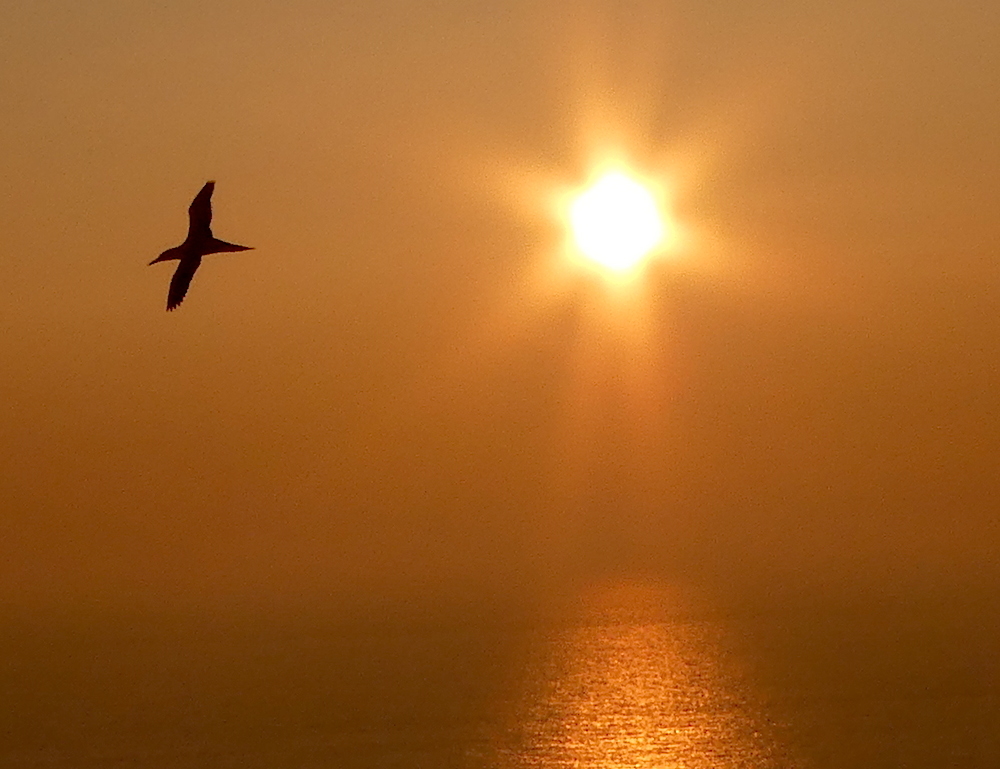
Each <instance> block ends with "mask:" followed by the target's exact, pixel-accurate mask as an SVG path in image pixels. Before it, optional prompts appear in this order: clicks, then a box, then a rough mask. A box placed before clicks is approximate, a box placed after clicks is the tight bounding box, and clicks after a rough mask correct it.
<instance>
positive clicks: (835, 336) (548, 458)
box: [0, 0, 1000, 604]
mask: <svg viewBox="0 0 1000 769" xmlns="http://www.w3.org/2000/svg"><path fill="white" fill-rule="evenodd" d="M579 8H581V6H580V4H578V3H573V4H560V3H555V2H540V3H539V2H510V1H509V0H505V1H504V2H499V1H496V2H493V1H492V0H490V1H487V2H476V3H470V2H466V1H465V0H463V1H461V2H460V1H459V0H437V1H436V2H433V3H412V2H403V0H377V1H376V2H368V3H361V4H349V3H322V2H308V1H307V0H296V1H294V2H290V3H282V4H280V5H275V4H273V3H235V2H233V3H226V2H197V3H196V2H178V3H169V4H166V5H162V4H161V5H159V6H151V5H149V4H133V3H126V2H121V1H118V2H112V1H110V0H98V1H95V2H92V3H84V4H80V3H69V2H62V1H56V0H40V1H39V2H33V3H20V4H16V3H15V4H7V5H5V6H3V8H2V9H0V50H2V52H3V53H2V58H0V116H2V117H0V258H2V260H3V270H4V280H3V302H2V309H0V329H2V333H0V361H2V362H3V376H2V377H0V403H2V406H3V409H2V411H0V414H2V431H0V500H2V501H0V516H2V517H0V601H2V602H12V603H22V602H26V603H29V604H32V603H34V602H42V603H48V602H52V601H56V602H58V601H62V600H73V601H76V600H79V599H81V598H86V599H93V600H99V601H108V602H114V601H119V600H124V601H164V600H170V601H173V600H176V601H180V602H188V601H193V600H196V601H215V600H230V599H233V598H239V599H241V600H243V599H249V600H258V599H261V600H263V599H262V598H261V597H262V596H267V597H268V600H272V599H273V600H279V601H280V600H292V599H293V598H294V599H295V600H300V599H302V598H303V597H304V598H305V599H306V600H320V599H319V598H317V597H322V600H327V598H330V599H331V600H333V599H337V600H339V598H341V597H345V596H349V597H352V598H356V597H358V596H360V597H362V598H366V597H377V596H383V595H411V594H425V595H426V594H436V593H437V592H439V591H446V592H449V594H450V593H457V594H462V593H465V592H468V591H477V590H484V589H485V590H495V589H514V590H521V589H528V588H530V586H535V585H544V584H556V583H558V582H559V581H560V580H562V579H566V578H568V577H569V576H572V575H574V574H580V573H588V572H591V571H594V570H605V569H612V570H621V571H626V572H630V571H643V570H650V569H652V570H654V571H660V572H663V573H666V574H669V575H680V576H682V577H685V578H690V579H692V580H707V581H714V580H719V579H722V580H723V581H726V580H730V579H740V580H745V579H750V578H757V577H763V578H774V579H778V580H790V581H793V582H795V581H807V582H820V583H824V582H843V581H845V580H847V581H851V580H856V579H861V580H863V581H870V582H876V583H877V582H885V581H887V580H888V581H889V582H892V581H896V582H899V581H902V582H909V581H912V580H927V579H929V580H932V581H933V580H939V579H955V578H972V579H980V578H981V577H982V576H983V575H985V574H990V575H993V576H995V566H994V565H993V561H994V560H995V558H994V554H995V552H996V548H997V546H998V545H1000V531H998V529H997V525H996V520H995V519H996V516H995V505H996V497H997V492H998V490H1000V489H998V481H997V472H996V464H997V456H998V450H1000V428H998V426H997V425H998V421H997V418H998V406H1000V400H998V399H1000V395H998V392H1000V388H998V386H997V385H998V382H997V376H998V375H997V370H998V368H997V367H998V360H1000V320H998V317H1000V313H998V307H1000V302H998V299H1000V289H998V280H1000V270H998V267H997V252H998V245H1000V217H998V215H997V213H996V204H997V201H998V199H1000V143H998V141H997V137H998V135H1000V104H998V102H997V100H996V98H995V94H996V93H998V91H1000V49H998V48H997V45H996V40H997V33H998V32H1000V11H996V10H989V9H988V8H987V7H986V4H975V5H965V6H956V5H955V4H953V3H946V2H943V0H941V1H940V2H910V3H898V4H895V3H876V4H872V3H860V2H858V3H843V2H838V3H826V4H821V3H819V4H818V3H814V4H810V5H809V7H806V6H803V5H801V4H794V3H784V2H779V1H777V0H776V1H775V2H768V3H758V4H752V5H750V6H748V5H747V4H743V3H736V2H730V1H728V0H719V1H718V2H712V3H704V2H698V3H695V2H678V3H654V2H618V3H608V4H606V5H605V6H602V5H601V4H599V3H594V4H591V5H590V6H588V7H587V8H585V9H583V10H572V12H571V9H579ZM595 126H597V127H598V128H607V127H608V126H610V127H612V129H613V130H612V131H611V133H614V134H615V135H616V136H617V137H618V141H619V143H620V145H621V146H618V147H616V149H617V150H618V151H620V152H623V153H624V154H626V155H627V156H628V157H630V158H631V159H632V160H633V161H634V163H635V164H636V166H637V167H640V168H641V169H642V170H643V171H644V172H646V173H650V174H662V175H663V177H664V179H665V180H667V181H668V182H670V181H671V180H673V183H674V185H675V186H674V187H673V188H672V194H673V200H672V205H673V208H674V211H675V215H676V216H677V218H678V221H679V222H682V223H683V224H684V226H686V227H688V228H689V229H690V231H691V232H692V233H695V234H696V235H697V237H695V238H693V240H692V243H691V247H690V248H689V249H688V251H687V252H686V253H685V255H684V258H683V259H677V260H675V261H671V260H670V259H665V260H663V261H661V262H659V263H658V264H657V265H655V267H653V268H651V269H650V271H649V272H648V273H647V274H646V276H645V278H644V281H643V282H642V285H641V287H640V290H639V294H641V296H640V297H638V298H634V300H633V301H632V303H631V304H630V303H629V302H628V301H619V302H618V303H617V304H615V302H614V301H612V300H610V299H608V297H607V296H606V294H605V293H604V292H602V289H601V287H600V286H595V285H593V280H592V279H590V278H585V277H583V276H577V277H570V278H567V279H565V280H564V282H563V283H562V284H561V285H560V286H559V287H558V288H556V287H553V286H552V285H551V284H550V283H547V282H546V278H545V276H546V275H550V274H551V273H552V269H553V265H555V264H557V262H558V258H559V257H558V252H559V244H560V243H561V242H562V239H563V238H564V233H563V232H562V231H560V229H559V226H558V223H557V222H553V221H551V220H548V219H547V218H546V213H545V211H544V210H543V208H542V206H541V204H539V207H538V210H536V211H532V210H531V203H530V195H528V196H527V197H526V196H525V189H529V188H531V185H532V184H540V185H543V186H544V184H548V183H550V182H551V183H552V184H555V185H569V186H572V185H576V184H579V183H581V182H582V181H583V180H584V179H585V178H586V176H587V173H588V169H589V164H590V163H591V162H592V160H593V158H592V156H591V153H592V152H593V140H594V136H595V135H600V136H603V135H604V134H601V133H600V131H598V132H597V133H595V130H597V129H595ZM615 132H617V133H615ZM207 179H216V180H217V182H218V184H217V187H216V192H215V199H214V200H215V220H214V227H215V232H216V234H217V235H218V236H219V237H221V238H224V239H227V240H232V241H235V242H238V243H245V244H247V245H251V246H254V247H255V250H254V251H250V252H246V253H245V254H221V255H217V256H214V257H208V258H207V259H206V261H205V264H204V266H203V267H202V269H201V271H200V272H199V274H198V276H197V277H196V278H195V281H194V283H193V286H192V289H191V291H190V293H189V295H188V298H187V300H186V302H185V304H184V305H183V306H182V307H181V308H180V309H179V310H178V311H177V312H175V313H171V314H170V315H167V314H166V313H165V312H164V309H163V306H164V301H165V296H166V288H167V284H168V281H169V277H170V268H168V267H165V266H163V265H156V266H154V267H146V264H147V262H149V261H150V259H152V258H153V257H155V256H156V255H157V254H159V253H160V252H161V251H162V250H164V249H166V248H168V247H170V246H173V245H176V244H177V243H179V242H180V240H181V239H182V238H183V236H184V232H185V228H186V208H187V205H188V203H189V202H190V199H191V197H192V196H193V195H194V193H195V192H197V190H198V189H199V188H200V187H201V185H202V184H203V183H204V182H205V180H207ZM526 201H527V202H526Z"/></svg>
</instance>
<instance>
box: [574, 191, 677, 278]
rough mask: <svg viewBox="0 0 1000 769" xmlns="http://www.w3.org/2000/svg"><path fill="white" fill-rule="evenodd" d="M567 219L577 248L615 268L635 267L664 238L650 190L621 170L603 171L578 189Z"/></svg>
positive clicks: (617, 270)
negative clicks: (580, 190) (590, 184)
mask: <svg viewBox="0 0 1000 769" xmlns="http://www.w3.org/2000/svg"><path fill="white" fill-rule="evenodd" d="M569 221H570V227H571V228H572V232H573V239H574V240H575V241H576V245H577V248H579V249H580V251H581V252H582V253H583V254H584V255H585V256H586V257H587V258H589V259H591V260H593V261H595V262H597V263H598V264H601V265H603V266H605V267H607V268H608V269H611V270H614V271H616V272H624V271H625V270H628V269H630V268H632V267H634V266H635V265H636V264H638V263H639V262H640V261H641V260H642V259H643V257H645V256H647V255H648V254H650V253H651V252H652V251H653V250H654V249H655V248H656V247H657V246H658V245H660V243H661V242H662V241H663V238H664V226H663V220H662V218H661V217H660V212H659V210H658V208H657V205H656V201H655V200H654V198H653V195H652V193H651V192H650V191H649V190H648V189H647V188H646V187H644V186H643V185H642V184H640V183H639V182H637V181H636V180H635V179H632V178H630V177H628V176H626V175H625V174H623V173H620V172H611V173H607V174H605V175H604V176H602V177H600V178H599V179H598V180H597V181H596V182H594V184H593V185H592V186H590V187H588V188H587V189H586V190H584V191H583V192H582V193H580V195H579V196H578V197H577V198H576V199H575V200H574V201H573V203H572V204H571V205H570V209H569Z"/></svg>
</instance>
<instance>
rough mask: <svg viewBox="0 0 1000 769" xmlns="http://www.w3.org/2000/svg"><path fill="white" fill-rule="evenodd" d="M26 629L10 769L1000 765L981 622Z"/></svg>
mask: <svg viewBox="0 0 1000 769" xmlns="http://www.w3.org/2000/svg"><path fill="white" fill-rule="evenodd" d="M386 614H387V616H386V617H379V616H378V613H377V612H376V613H369V614H368V615H367V616H366V617H364V618H360V617H357V616H355V617H353V618H346V617H344V616H335V615H332V614H331V615H328V616H323V615H320V614H318V613H308V612H302V613H299V614H289V613H286V614H283V615H281V616H277V615H267V614H265V613H252V612H251V613H246V614H245V615H238V614H228V615H226V614H225V613H214V614H213V613H195V614H191V615H188V616H186V617H179V616H175V617H173V618H165V617H162V616H160V617H157V618H155V619H154V618H152V617H150V616H148V615H141V614H136V615H121V614H119V615H114V616H112V615H111V614H108V613H104V614H100V613H94V614H90V615H87V616H78V617H77V618H76V619H73V620H70V619H68V618H67V617H65V616H64V617H62V618H61V619H59V620H56V619H54V618H52V617H30V616H25V615H14V614H9V615H7V616H6V617H5V621H4V624H3V629H2V632H0V655H2V656H0V767H67V768H68V767H74V768H76V767H80V768H81V769H85V768H88V767H150V768H156V769H159V768H164V769H165V768H167V767H171V768H172V767H177V768H181V767H274V768H275V769H286V768H288V769H291V768H305V767H330V768H331V769H332V768H334V767H336V768H338V769H347V768H353V767H358V768H361V767H401V768H402V767H420V768H423V767H426V768H427V769H431V768H434V769H444V768H450V767H455V768H456V769H458V768H462V767H466V768H469V769H485V768H487V767H491V768H492V767H496V768H497V769H520V768H525V769H527V768H529V767H554V768H561V767H573V768H574V769H591V768H593V769H623V768H624V767H650V768H653V767H662V768H664V769H682V768H683V769H703V768H704V769H708V767H713V768H717V769H728V768H733V769H736V768H739V769H763V768H765V767H767V768H770V767H775V768H779V767H788V768H793V767H803V768H804V767H838V768H840V767H842V768H843V769H875V768H877V767H886V768H887V769H888V768H889V767H893V768H895V767H911V768H912V767H916V768H923V767H927V768H928V769H929V768H931V767H934V768H937V767H984V768H985V767H989V768H990V769H995V767H1000V662H998V658H1000V620H998V617H997V613H996V612H995V611H991V604H990V603H989V602H988V601H987V602H985V603H984V602H982V601H978V602H977V601H971V600H970V601H966V602H956V601H954V600H951V599H946V600H929V599H927V600H923V599H921V600H915V599H914V600H909V599H907V600H893V601H889V600H881V601H869V602H851V601H839V602H838V601H821V600H816V599H814V598H809V597H805V598H803V599H801V600H798V601H794V602H789V603H784V604H778V605H771V606H757V607H755V608H750V607H747V606H741V605H739V604H737V603H734V604H728V605H727V608H723V606H722V604H719V605H716V606H712V605H711V604H710V603H709V604H705V603H704V602H702V603H699V604H697V605H695V604H691V603H690V602H687V601H686V599H685V598H684V597H683V595H682V594H681V593H680V592H678V591H677V590H675V589H673V588H670V587H668V586H665V585H660V584H652V583H647V582H634V581H620V582H606V583H600V584H595V585H592V586H590V587H588V588H586V589H582V590H581V591H579V593H578V594H577V595H574V596H573V597H572V599H571V600H567V601H564V602H562V603H561V604H560V605H559V606H558V607H549V608H548V609H545V610H540V611H539V610H531V611H527V610H525V611H522V610H512V609H510V608H509V607H508V608H503V607H501V606H499V605H492V606H489V607H479V609H474V610H470V609H468V607H466V608H465V609H458V608H455V609H452V610H450V611H448V612H436V613H435V612H426V613H424V614H420V615H417V614H405V613H402V614H401V613H398V612H394V613H391V616H388V615H389V614H390V613H389V612H387V613H386Z"/></svg>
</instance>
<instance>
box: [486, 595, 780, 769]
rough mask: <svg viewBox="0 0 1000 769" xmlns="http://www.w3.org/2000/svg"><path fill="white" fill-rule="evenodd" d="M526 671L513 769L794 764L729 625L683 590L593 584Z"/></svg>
mask: <svg viewBox="0 0 1000 769" xmlns="http://www.w3.org/2000/svg"><path fill="white" fill-rule="evenodd" d="M574 615H575V616H573V617H571V618H570V620H569V621H568V622H567V623H566V624H565V625H564V626H563V627H561V628H560V629H559V630H557V631H554V632H552V633H550V634H548V635H547V636H545V637H544V639H541V640H542V641H543V642H542V643H541V644H540V646H539V648H537V649H536V656H535V658H534V660H533V661H532V664H531V665H530V666H529V669H528V670H527V671H526V673H525V680H526V681H527V682H529V685H528V686H526V687H525V689H524V690H523V691H522V692H521V695H520V696H521V704H520V709H519V710H517V711H516V712H515V713H514V714H513V715H512V720H513V723H514V724H516V725H515V726H514V727H513V728H512V730H511V733H509V734H508V735H506V736H504V737H502V738H501V739H499V740H498V745H497V754H498V755H497V756H496V765H498V766H501V767H504V768H505V769H520V768H522V767H523V768H527V767H573V768H574V769H643V768H647V767H648V768H649V769H653V768H654V767H655V768H656V769H765V768H766V769H778V767H781V768H782V769H793V768H794V767H796V766H797V765H798V764H797V763H796V761H795V760H794V759H793V757H791V756H790V755H788V754H787V753H786V752H785V751H784V750H782V749H781V747H780V746H779V745H778V743H777V742H776V741H775V740H774V738H773V737H772V735H771V734H770V733H769V732H770V727H769V725H768V724H767V723H766V722H765V721H764V719H763V718H762V717H761V716H760V715H759V714H758V712H757V711H756V709H755V708H754V706H753V704H752V697H751V692H750V689H749V686H748V684H747V683H746V682H745V681H744V680H742V679H741V677H740V674H739V666H738V664H737V663H736V662H735V661H734V660H732V659H730V658H729V657H728V656H727V655H726V653H725V652H724V647H723V644H722V642H721V630H720V628H719V627H718V626H716V625H714V624H713V623H712V622H710V621H707V620H703V619H694V618H692V617H691V616H689V615H685V613H684V612H683V607H680V606H678V605H677V595H676V593H675V591H672V590H670V589H667V588H666V587H665V586H663V585H660V584H656V583H650V582H641V581H619V582H611V583H605V584H601V585H597V586H595V587H592V588H590V589H588V590H586V591H584V593H583V594H582V596H581V598H580V602H579V605H578V606H577V607H576V611H575V612H574Z"/></svg>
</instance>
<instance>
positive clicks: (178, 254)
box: [150, 182, 253, 312]
mask: <svg viewBox="0 0 1000 769" xmlns="http://www.w3.org/2000/svg"><path fill="white" fill-rule="evenodd" d="M213 190H215V182H205V186H204V187H202V188H201V190H200V191H199V192H198V194H197V195H195V196H194V200H192V201H191V206H190V207H189V208H188V219H189V223H188V234H187V238H186V239H185V240H184V242H183V243H181V244H180V245H179V246H174V247H173V248H168V249H167V250H166V251H164V252H163V253H162V254H160V255H159V256H158V257H156V258H155V259H154V260H153V261H151V262H150V265H153V264H156V263H157V262H169V261H172V260H174V259H177V260H179V261H180V264H178V265H177V270H176V271H175V272H174V277H173V278H171V279H170V290H169V291H168V292H167V311H168V312H169V311H171V310H175V309H177V307H179V306H180V303H181V302H183V301H184V295H185V294H187V290H188V286H190V285H191V278H193V277H194V274H195V272H196V271H197V270H198V267H199V265H201V258H202V257H203V256H205V255H206V254H218V253H221V252H223V251H251V250H252V249H253V247H252V246H238V245H236V244H235V243H227V242H226V241H224V240H219V239H218V238H216V237H214V236H213V235H212V192H213Z"/></svg>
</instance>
